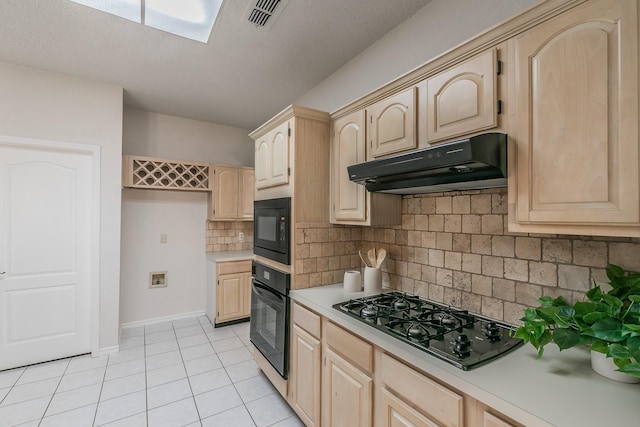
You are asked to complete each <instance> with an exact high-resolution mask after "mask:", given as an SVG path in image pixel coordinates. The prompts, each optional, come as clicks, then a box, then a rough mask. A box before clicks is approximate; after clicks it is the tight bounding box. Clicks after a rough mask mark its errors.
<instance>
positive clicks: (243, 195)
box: [238, 169, 255, 219]
mask: <svg viewBox="0 0 640 427" xmlns="http://www.w3.org/2000/svg"><path fill="white" fill-rule="evenodd" d="M254 176H255V174H254V170H253V169H240V175H239V183H238V188H239V193H240V195H239V199H238V200H239V203H238V218H241V219H253V199H254V188H255V178H254Z"/></svg>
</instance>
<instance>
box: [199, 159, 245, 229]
mask: <svg viewBox="0 0 640 427" xmlns="http://www.w3.org/2000/svg"><path fill="white" fill-rule="evenodd" d="M213 176H214V178H213V190H212V191H211V195H210V197H209V220H244V221H251V220H253V193H254V171H253V168H244V167H236V166H224V165H215V167H214V175H213Z"/></svg>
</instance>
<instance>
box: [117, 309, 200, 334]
mask: <svg viewBox="0 0 640 427" xmlns="http://www.w3.org/2000/svg"><path fill="white" fill-rule="evenodd" d="M204 315H205V311H204V310H199V311H192V312H190V313H181V314H175V315H172V316H163V317H155V318H153V319H146V320H137V321H135V322H127V323H122V324H121V325H120V330H121V331H122V329H129V328H137V327H139V326H148V325H153V324H154V323H162V322H171V321H174V320H180V319H186V318H187V317H198V316H204Z"/></svg>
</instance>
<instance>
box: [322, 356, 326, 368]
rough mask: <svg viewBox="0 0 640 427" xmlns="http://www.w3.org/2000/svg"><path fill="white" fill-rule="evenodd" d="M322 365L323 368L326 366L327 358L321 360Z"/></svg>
mask: <svg viewBox="0 0 640 427" xmlns="http://www.w3.org/2000/svg"><path fill="white" fill-rule="evenodd" d="M322 364H323V365H324V366H327V358H326V357H324V358H322Z"/></svg>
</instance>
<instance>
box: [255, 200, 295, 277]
mask: <svg viewBox="0 0 640 427" xmlns="http://www.w3.org/2000/svg"><path fill="white" fill-rule="evenodd" d="M290 219H291V198H290V197H283V198H280V199H269V200H256V201H255V202H253V253H254V254H256V255H260V256H262V257H265V258H269V259H271V260H274V261H277V262H279V263H282V264H286V265H289V264H291V237H290V235H291V223H290Z"/></svg>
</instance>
